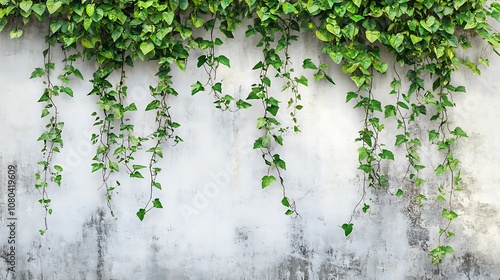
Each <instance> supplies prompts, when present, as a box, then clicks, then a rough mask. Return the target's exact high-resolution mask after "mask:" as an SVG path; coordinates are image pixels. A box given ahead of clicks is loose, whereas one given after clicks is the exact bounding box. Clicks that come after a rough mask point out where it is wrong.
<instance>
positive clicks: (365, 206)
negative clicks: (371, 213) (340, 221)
mask: <svg viewBox="0 0 500 280" xmlns="http://www.w3.org/2000/svg"><path fill="white" fill-rule="evenodd" d="M368 209H370V205H368V204H366V203H364V205H363V209H361V210H363V213H366V211H368Z"/></svg>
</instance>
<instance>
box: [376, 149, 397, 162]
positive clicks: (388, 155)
mask: <svg viewBox="0 0 500 280" xmlns="http://www.w3.org/2000/svg"><path fill="white" fill-rule="evenodd" d="M379 156H380V158H383V159H389V160H394V154H393V153H392V152H391V151H389V150H386V149H382V153H380V154H379Z"/></svg>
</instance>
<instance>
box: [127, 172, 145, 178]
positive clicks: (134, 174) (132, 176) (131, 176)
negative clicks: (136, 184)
mask: <svg viewBox="0 0 500 280" xmlns="http://www.w3.org/2000/svg"><path fill="white" fill-rule="evenodd" d="M129 176H130V178H137V179H144V176H142V174H141V172H139V171H134V172H132V173H130V175H129Z"/></svg>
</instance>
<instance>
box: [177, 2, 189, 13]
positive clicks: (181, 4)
mask: <svg viewBox="0 0 500 280" xmlns="http://www.w3.org/2000/svg"><path fill="white" fill-rule="evenodd" d="M188 6H189V2H188V0H180V1H179V8H180V9H181V10H183V11H185V10H186V9H187V8H188Z"/></svg>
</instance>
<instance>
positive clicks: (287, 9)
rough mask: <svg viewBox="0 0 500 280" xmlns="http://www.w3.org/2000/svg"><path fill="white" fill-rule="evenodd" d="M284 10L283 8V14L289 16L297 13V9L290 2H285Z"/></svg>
mask: <svg viewBox="0 0 500 280" xmlns="http://www.w3.org/2000/svg"><path fill="white" fill-rule="evenodd" d="M282 8H283V12H284V13H285V14H287V15H288V14H290V13H294V12H296V11H297V9H296V8H295V6H294V5H293V4H292V3H289V2H284V3H283V6H282Z"/></svg>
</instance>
